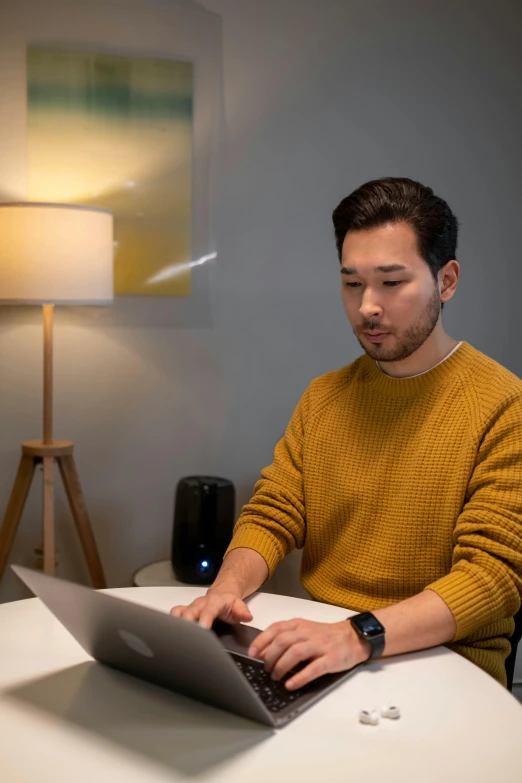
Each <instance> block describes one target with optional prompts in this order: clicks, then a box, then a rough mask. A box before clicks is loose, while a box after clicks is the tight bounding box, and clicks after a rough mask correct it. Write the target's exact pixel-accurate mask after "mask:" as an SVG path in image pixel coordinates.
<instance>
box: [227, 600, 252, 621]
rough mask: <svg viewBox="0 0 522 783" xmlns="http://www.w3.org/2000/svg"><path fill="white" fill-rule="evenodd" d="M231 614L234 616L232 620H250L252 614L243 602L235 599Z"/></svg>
mask: <svg viewBox="0 0 522 783" xmlns="http://www.w3.org/2000/svg"><path fill="white" fill-rule="evenodd" d="M232 613H233V615H234V620H235V621H237V620H252V617H253V615H252V612H251V611H250V609H249V608H248V606H247V605H246V603H245V602H244V601H241V600H240V599H237V600H236V601H234V603H233V605H232Z"/></svg>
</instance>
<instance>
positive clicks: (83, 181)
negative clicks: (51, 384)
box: [27, 46, 193, 296]
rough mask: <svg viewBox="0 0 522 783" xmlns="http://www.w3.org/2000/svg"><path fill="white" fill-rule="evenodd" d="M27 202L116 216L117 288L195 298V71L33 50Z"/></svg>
mask: <svg viewBox="0 0 522 783" xmlns="http://www.w3.org/2000/svg"><path fill="white" fill-rule="evenodd" d="M27 109H28V112H27V114H28V116H27V143H28V150H27V155H28V166H27V175H28V183H27V185H28V196H27V197H28V200H30V201H48V202H60V203H74V204H88V205H93V206H100V207H105V208H107V209H110V210H111V211H112V212H113V214H114V240H115V256H114V290H115V293H117V294H142V295H147V296H188V295H190V268H191V263H190V261H191V201H192V194H191V180H192V165H191V159H192V123H193V66H192V64H191V63H189V62H182V61H176V60H162V59H152V58H145V57H127V56H122V55H113V54H103V53H90V52H85V51H84V52H82V51H68V50H64V49H56V48H49V47H40V46H38V47H36V46H34V47H29V49H28V53H27Z"/></svg>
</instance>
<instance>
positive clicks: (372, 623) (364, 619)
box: [352, 612, 384, 639]
mask: <svg viewBox="0 0 522 783" xmlns="http://www.w3.org/2000/svg"><path fill="white" fill-rule="evenodd" d="M352 620H354V621H355V622H356V623H357V626H358V627H359V628H360V629H361V631H362V632H363V633H364V635H365V636H366V637H368V639H373V638H374V637H376V636H382V634H383V633H384V626H383V625H381V624H380V622H379V621H378V619H377V618H376V617H374V616H373V614H370V612H363V613H362V614H357V615H355V617H353V618H352Z"/></svg>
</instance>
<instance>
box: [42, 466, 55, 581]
mask: <svg viewBox="0 0 522 783" xmlns="http://www.w3.org/2000/svg"><path fill="white" fill-rule="evenodd" d="M42 462H43V570H44V573H46V574H50V575H51V576H52V575H53V574H54V568H55V558H54V457H44V458H43V460H42Z"/></svg>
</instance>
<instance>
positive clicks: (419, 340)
mask: <svg viewBox="0 0 522 783" xmlns="http://www.w3.org/2000/svg"><path fill="white" fill-rule="evenodd" d="M440 311H441V304H440V293H439V289H438V287H437V286H434V289H433V294H432V297H431V299H430V301H429V302H428V306H427V308H426V311H425V312H424V314H423V316H422V318H421V319H420V321H419V322H418V323H417V324H415V325H414V326H410V328H409V329H407V330H406V331H405V332H404V334H403V335H401V336H400V337H397V344H396V345H395V347H394V348H385V347H384V346H383V345H382V344H380V345H379V344H378V343H377V344H376V347H375V348H367V347H366V346H365V345H363V343H362V342H361V340H360V339H359V336H358V335H357V333H355V336H356V337H357V339H358V340H359V343H360V345H361V348H362V349H363V350H364V351H365V352H366V353H367V354H368V356H369V357H370V358H371V359H374V360H375V361H378V362H401V361H402V360H403V359H407V358H408V356H411V355H412V353H415V351H417V350H418V349H419V348H420V347H421V345H423V344H424V343H425V342H426V340H427V339H428V337H429V336H430V334H431V333H432V332H433V330H434V329H435V327H436V325H437V321H438V320H439V316H440ZM370 324H371V325H370ZM363 328H364V329H368V331H370V330H372V329H373V330H376V328H378V327H377V326H376V325H375V324H374V323H373V322H372V321H368V322H367V323H366V325H365V326H364V327H363ZM392 335H393V332H392Z"/></svg>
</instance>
